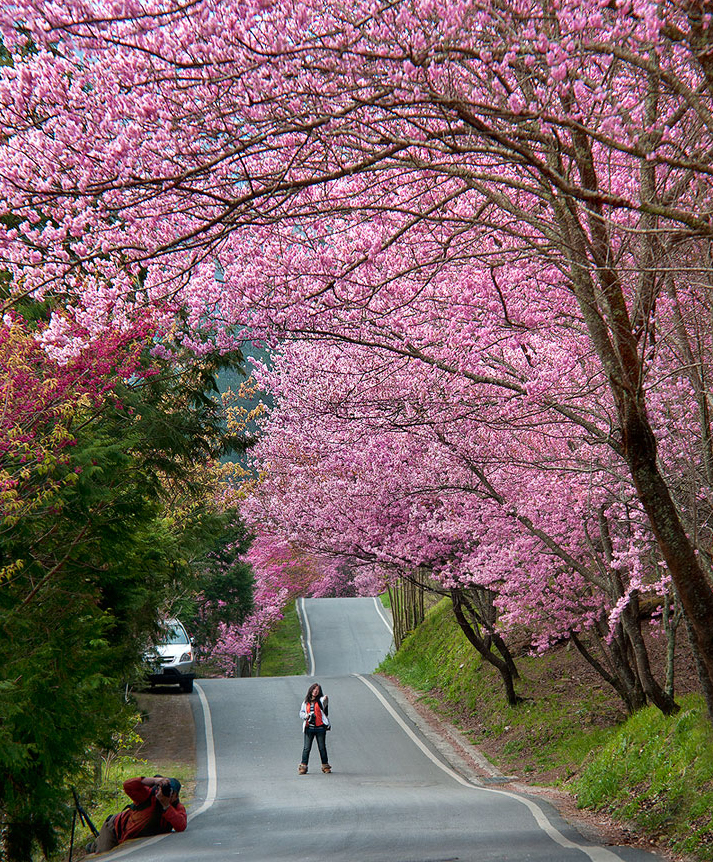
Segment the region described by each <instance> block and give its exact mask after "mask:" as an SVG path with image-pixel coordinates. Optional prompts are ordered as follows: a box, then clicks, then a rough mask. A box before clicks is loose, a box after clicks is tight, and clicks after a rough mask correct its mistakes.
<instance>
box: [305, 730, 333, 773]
mask: <svg viewBox="0 0 713 862" xmlns="http://www.w3.org/2000/svg"><path fill="white" fill-rule="evenodd" d="M315 739H316V740H317V747H318V748H319V757H320V760H321V761H322V764H323V765H324V764H326V763H329V759H328V758H327V731H326V729H325V728H324V727H308V728H307V730H305V743H304V748H303V749H302V763H304V764H305V765H306V764H307V762H308V761H309V753H310V751H311V750H312V743H313V742H314V740H315Z"/></svg>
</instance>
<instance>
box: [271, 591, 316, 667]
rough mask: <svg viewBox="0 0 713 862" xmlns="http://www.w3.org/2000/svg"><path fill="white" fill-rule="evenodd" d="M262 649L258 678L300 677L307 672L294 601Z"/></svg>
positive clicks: (288, 606)
mask: <svg viewBox="0 0 713 862" xmlns="http://www.w3.org/2000/svg"><path fill="white" fill-rule="evenodd" d="M283 614H284V616H283V618H282V619H281V620H280V622H279V623H278V624H277V625H276V626H275V628H274V629H273V630H272V631H271V632H270V635H269V637H268V639H267V641H266V642H265V643H264V644H263V647H262V658H261V660H260V676H300V675H302V674H304V673H306V672H307V667H306V664H305V654H304V650H303V649H302V641H301V635H302V630H301V628H300V619H299V616H298V614H297V608H296V605H295V602H294V600H293V601H291V602H289V604H288V605H286V607H285V609H284V611H283Z"/></svg>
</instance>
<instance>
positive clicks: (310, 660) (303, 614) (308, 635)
mask: <svg viewBox="0 0 713 862" xmlns="http://www.w3.org/2000/svg"><path fill="white" fill-rule="evenodd" d="M297 611H298V613H299V615H300V618H301V620H302V629H303V631H304V633H305V652H306V653H307V676H314V652H313V651H312V629H311V628H310V626H309V617H308V616H307V611H306V610H305V600H304V599H300V600H299V602H298V603H297Z"/></svg>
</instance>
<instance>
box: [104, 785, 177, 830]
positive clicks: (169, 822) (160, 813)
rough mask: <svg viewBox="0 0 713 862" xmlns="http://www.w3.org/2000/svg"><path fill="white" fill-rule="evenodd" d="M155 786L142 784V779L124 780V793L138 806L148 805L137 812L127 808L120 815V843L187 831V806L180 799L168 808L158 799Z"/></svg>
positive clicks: (116, 823) (118, 821) (118, 815)
mask: <svg viewBox="0 0 713 862" xmlns="http://www.w3.org/2000/svg"><path fill="white" fill-rule="evenodd" d="M153 790H154V788H153V787H147V786H146V785H145V784H142V783H141V778H140V777H139V778H130V779H129V780H128V781H125V782H124V793H126V795H127V796H128V797H129V799H131V801H132V802H133V803H134V804H135V805H139V806H140V805H142V803H145V802H146V801H147V800H148V805H146V807H145V808H141V809H140V810H138V811H136V810H134V809H132V808H127V809H126V810H124V811H121V812H120V813H119V814H117V815H116V819H115V820H114V831H115V832H116V837H117V838H118V839H119V843H120V844H121V843H123V842H124V841H129V840H130V839H131V838H140V837H142V836H145V835H159V834H161V833H163V832H171V831H172V830H175V831H176V832H183V830H184V829H185V828H186V825H187V823H188V817H187V815H186V809H185V808H184V807H183V805H181V803H180V802H176V804H175V805H169V806H168V808H167V809H166V811H164V810H163V808H162V806H161V803H160V802H159V801H158V800H157V799H156V794H155V793H154V792H153Z"/></svg>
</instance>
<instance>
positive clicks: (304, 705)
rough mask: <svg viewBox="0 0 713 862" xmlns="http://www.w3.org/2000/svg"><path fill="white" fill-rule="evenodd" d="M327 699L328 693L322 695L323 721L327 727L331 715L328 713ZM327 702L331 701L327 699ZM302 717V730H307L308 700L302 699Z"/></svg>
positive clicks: (320, 701)
mask: <svg viewBox="0 0 713 862" xmlns="http://www.w3.org/2000/svg"><path fill="white" fill-rule="evenodd" d="M325 700H327V698H326V695H325V696H324V697H320V699H319V706H320V708H321V710H322V722H323V723H324V726H325V727H329V726H330V724H329V716H328V715H327V706H326V705H325ZM327 703H329V702H328V701H327ZM300 718H301V719H302V730H303V731H304V730H307V701H306V700H304V701H302V706H301V707H300Z"/></svg>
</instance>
